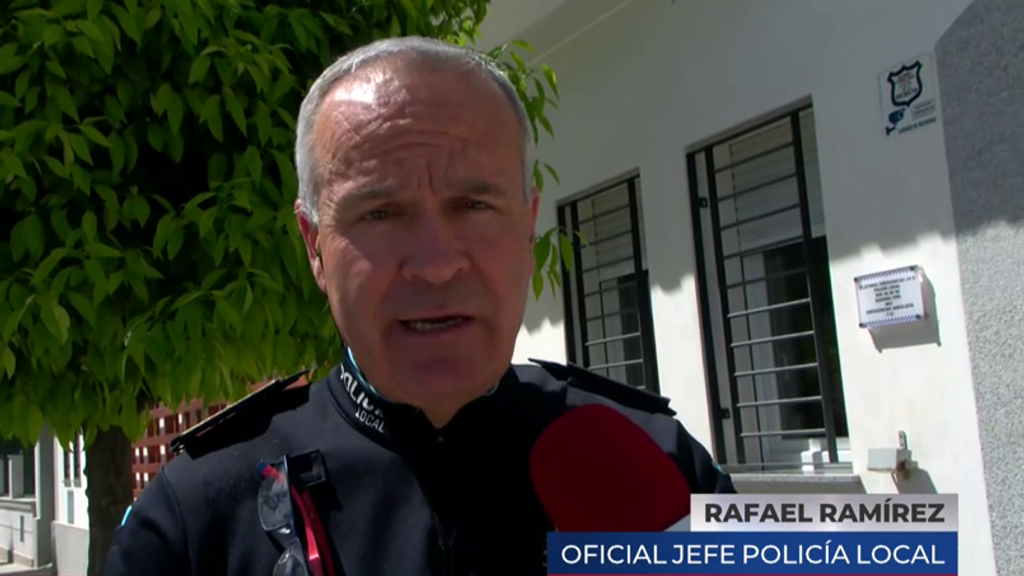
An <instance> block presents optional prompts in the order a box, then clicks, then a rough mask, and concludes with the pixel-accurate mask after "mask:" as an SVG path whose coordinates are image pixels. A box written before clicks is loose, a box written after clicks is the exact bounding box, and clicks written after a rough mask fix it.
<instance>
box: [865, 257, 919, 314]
mask: <svg viewBox="0 0 1024 576" xmlns="http://www.w3.org/2000/svg"><path fill="white" fill-rule="evenodd" d="M853 281H854V283H855V284H856V286H857V306H858V308H859V311H860V327H861V328H868V329H870V328H877V327H879V326H892V325H894V324H907V323H910V322H917V321H919V320H923V319H924V317H925V310H924V276H923V272H922V270H921V268H920V267H919V266H907V267H905V268H897V269H895V270H886V271H885V272H876V273H874V274H866V275H864V276H858V277H857V278H854V279H853Z"/></svg>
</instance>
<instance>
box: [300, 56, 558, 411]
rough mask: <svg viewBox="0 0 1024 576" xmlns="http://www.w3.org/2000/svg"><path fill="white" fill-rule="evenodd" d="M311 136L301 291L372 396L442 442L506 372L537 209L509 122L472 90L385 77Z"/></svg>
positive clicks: (325, 111) (518, 138)
mask: <svg viewBox="0 0 1024 576" xmlns="http://www.w3.org/2000/svg"><path fill="white" fill-rule="evenodd" d="M314 132H315V133H314V140H315V142H316V145H317V149H318V150H319V152H320V156H319V158H318V161H319V163H320V165H321V166H322V167H323V170H322V175H321V179H320V184H321V186H320V197H319V206H317V207H316V209H317V211H318V215H319V220H320V224H319V228H314V227H313V226H311V225H310V223H309V222H307V221H305V219H304V218H302V217H301V216H300V226H301V228H302V231H303V237H304V239H305V241H306V245H307V248H308V255H309V258H310V264H311V265H312V267H313V271H314V275H315V276H316V279H317V282H318V284H319V285H320V288H321V290H323V291H324V292H325V293H326V294H327V297H328V299H329V301H330V305H331V311H332V313H333V315H334V319H335V322H336V323H337V325H338V328H339V330H340V332H341V335H342V338H343V339H344V340H345V342H346V343H347V344H348V345H349V346H350V347H351V349H352V352H353V354H354V356H355V358H356V361H357V362H358V363H359V367H360V368H361V369H362V370H363V372H364V373H365V374H366V376H367V378H368V379H369V380H370V381H371V382H372V383H373V385H374V387H375V388H376V389H377V390H378V391H380V393H381V394H383V395H384V396H386V397H388V398H389V399H391V400H393V401H396V402H401V403H405V404H409V405H412V406H415V407H418V408H420V409H421V410H423V411H424V412H425V413H426V414H427V416H428V417H429V418H430V420H431V421H432V422H433V423H434V424H435V425H436V426H442V425H443V424H444V423H446V422H447V421H448V420H449V419H450V418H451V417H452V416H453V415H454V414H455V413H456V412H457V411H458V410H459V408H461V407H462V406H463V405H465V404H466V403H468V402H469V401H471V400H473V399H474V398H476V397H479V396H480V395H482V394H483V393H484V392H485V391H486V390H488V389H489V388H491V387H492V386H494V385H495V384H496V383H497V382H498V380H499V379H500V378H501V376H502V374H503V373H504V372H505V371H506V370H507V369H508V367H509V363H510V361H511V358H512V351H513V348H514V345H515V338H516V335H517V333H518V330H519V326H520V323H521V322H522V318H523V312H524V309H525V306H526V297H527V288H528V284H529V280H530V277H531V275H532V273H533V257H532V254H531V250H530V249H531V246H532V241H533V230H534V223H535V220H536V216H537V206H538V197H537V193H536V191H535V190H531V193H530V194H529V197H527V195H524V189H525V188H524V185H525V184H524V182H523V177H524V174H523V164H522V162H523V159H522V132H521V131H520V128H519V125H518V123H517V121H516V118H515V115H514V113H513V111H512V110H511V108H510V106H509V103H508V101H507V100H506V99H505V96H504V95H503V94H502V93H501V91H500V90H499V89H498V88H497V87H496V86H493V85H492V84H491V83H489V82H487V81H486V80H483V79H480V78H478V77H476V76H473V75H470V74H467V73H460V72H453V71H443V70H425V69H423V68H419V69H417V70H413V69H411V68H410V67H390V68H381V69H378V70H376V71H374V72H372V73H365V74H363V75H361V76H359V77H356V78H351V79H348V80H346V81H344V82H343V83H342V84H341V85H339V86H337V87H336V88H335V89H334V91H333V92H332V93H331V95H330V96H329V97H328V98H327V100H326V101H325V103H324V104H323V106H322V108H321V111H320V114H319V117H318V122H317V127H316V129H315V131H314ZM298 207H299V206H298V205H297V208H298ZM318 250H319V252H320V257H318V256H317V251H318Z"/></svg>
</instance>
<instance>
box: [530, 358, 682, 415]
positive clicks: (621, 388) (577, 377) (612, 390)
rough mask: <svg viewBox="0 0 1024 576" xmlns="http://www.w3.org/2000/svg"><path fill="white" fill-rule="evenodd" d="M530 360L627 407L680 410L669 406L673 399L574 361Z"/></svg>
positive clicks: (668, 412) (657, 411)
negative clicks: (604, 374)
mask: <svg viewBox="0 0 1024 576" xmlns="http://www.w3.org/2000/svg"><path fill="white" fill-rule="evenodd" d="M530 362H533V363H534V364H537V365H538V366H540V367H541V368H543V369H544V370H546V371H547V372H548V373H549V374H551V375H552V376H554V377H555V378H557V379H559V380H564V381H565V382H566V384H567V385H569V386H572V387H574V388H579V389H580V390H585V391H587V392H590V393H591V394H597V395H598V396H603V397H605V398H608V399H609V400H614V401H615V402H618V403H619V404H622V405H623V406H627V407H629V408H634V409H636V410H642V411H644V412H649V413H651V414H665V415H668V416H675V415H676V411H675V410H673V409H672V408H670V407H669V403H670V402H671V400H669V399H668V398H665V397H664V396H659V395H658V394H652V393H651V392H648V391H647V390H644V389H642V388H636V387H635V386H630V385H628V384H623V383H622V382H617V381H615V380H612V379H611V378H607V377H605V376H602V375H600V374H597V373H594V372H591V371H589V370H587V369H585V368H581V367H579V366H576V365H574V364H559V363H557V362H549V361H547V360H537V359H534V358H530Z"/></svg>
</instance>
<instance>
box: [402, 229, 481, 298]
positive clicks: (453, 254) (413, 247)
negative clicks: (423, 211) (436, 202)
mask: <svg viewBox="0 0 1024 576" xmlns="http://www.w3.org/2000/svg"><path fill="white" fill-rule="evenodd" d="M417 220H418V222H417V225H416V226H415V228H414V230H412V231H411V232H412V233H411V234H410V235H409V239H408V242H409V250H408V253H407V256H406V258H405V261H404V262H403V264H402V275H403V276H404V277H405V279H406V280H414V281H420V282H426V283H428V284H434V285H440V284H444V283H445V282H448V281H449V280H451V279H453V278H455V277H456V276H458V275H459V274H461V273H463V272H465V271H466V270H467V269H468V268H469V258H468V257H467V256H466V253H465V247H464V246H463V243H462V241H461V240H460V239H459V236H458V234H456V231H455V230H454V229H453V224H452V223H451V222H450V221H448V220H447V219H446V218H444V217H443V216H440V215H429V216H428V215H423V217H421V218H418V219H417Z"/></svg>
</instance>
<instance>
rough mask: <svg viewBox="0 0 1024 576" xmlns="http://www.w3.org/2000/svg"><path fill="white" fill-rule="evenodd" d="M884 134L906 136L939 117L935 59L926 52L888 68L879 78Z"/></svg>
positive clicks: (932, 122)
mask: <svg viewBox="0 0 1024 576" xmlns="http://www.w3.org/2000/svg"><path fill="white" fill-rule="evenodd" d="M878 85H879V88H880V89H881V92H882V121H883V122H884V124H885V135H886V136H893V135H897V134H906V133H907V132H910V131H912V130H917V129H918V128H923V127H924V126H928V125H929V124H934V123H935V122H936V121H937V120H938V118H939V91H938V82H936V81H935V58H934V56H933V55H932V54H931V53H930V52H929V53H926V54H922V55H920V56H918V57H917V58H914V59H912V60H908V61H906V62H900V63H899V64H896V65H894V66H890V67H889V68H886V69H885V70H883V71H882V72H881V74H879V75H878Z"/></svg>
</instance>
